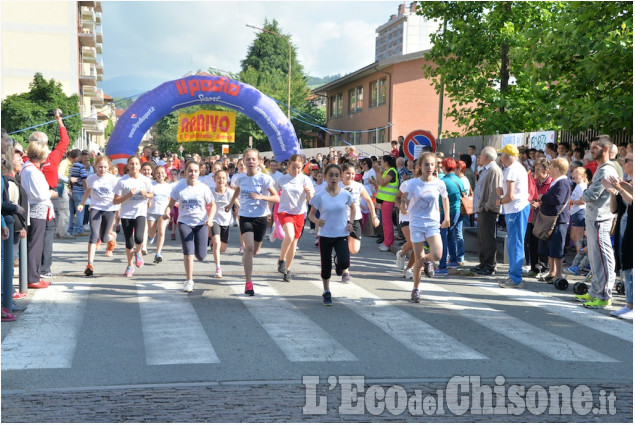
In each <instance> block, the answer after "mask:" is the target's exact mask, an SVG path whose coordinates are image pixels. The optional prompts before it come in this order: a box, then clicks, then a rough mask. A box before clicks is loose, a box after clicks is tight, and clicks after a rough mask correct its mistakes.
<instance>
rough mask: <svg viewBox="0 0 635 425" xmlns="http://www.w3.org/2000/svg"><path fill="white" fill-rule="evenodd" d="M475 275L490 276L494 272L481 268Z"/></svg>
mask: <svg viewBox="0 0 635 425" xmlns="http://www.w3.org/2000/svg"><path fill="white" fill-rule="evenodd" d="M476 274H479V275H481V276H491V275H493V274H494V270H492V269H487V268H483V269H481V270H479V271H477V272H476Z"/></svg>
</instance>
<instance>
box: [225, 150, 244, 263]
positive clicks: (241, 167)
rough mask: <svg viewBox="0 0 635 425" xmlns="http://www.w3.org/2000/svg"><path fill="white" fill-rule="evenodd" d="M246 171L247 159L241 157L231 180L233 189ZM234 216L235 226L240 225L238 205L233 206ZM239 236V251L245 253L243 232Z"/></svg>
mask: <svg viewBox="0 0 635 425" xmlns="http://www.w3.org/2000/svg"><path fill="white" fill-rule="evenodd" d="M245 171H246V169H245V161H243V159H242V158H240V159H239V160H238V162H236V173H235V174H234V175H233V176H232V178H231V180H229V186H230V187H231V188H232V189H234V190H236V178H237V176H239V175H240V174H244V173H245ZM232 216H233V217H234V227H236V226H237V225H238V207H237V206H234V207H232ZM238 236H239V237H240V248H238V253H239V254H243V253H244V252H245V244H244V243H243V234H242V233H239V234H238Z"/></svg>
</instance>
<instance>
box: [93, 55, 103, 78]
mask: <svg viewBox="0 0 635 425" xmlns="http://www.w3.org/2000/svg"><path fill="white" fill-rule="evenodd" d="M95 63H96V64H97V79H98V80H99V77H100V76H102V75H104V59H103V58H101V57H99V58H98V59H97V60H96V61H95Z"/></svg>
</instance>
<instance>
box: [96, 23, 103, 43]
mask: <svg viewBox="0 0 635 425" xmlns="http://www.w3.org/2000/svg"><path fill="white" fill-rule="evenodd" d="M95 35H96V36H97V43H103V42H104V33H103V31H102V27H101V25H97V26H95Z"/></svg>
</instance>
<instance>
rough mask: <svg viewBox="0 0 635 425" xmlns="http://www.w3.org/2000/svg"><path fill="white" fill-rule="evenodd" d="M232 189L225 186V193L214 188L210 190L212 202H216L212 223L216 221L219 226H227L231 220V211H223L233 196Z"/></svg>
mask: <svg viewBox="0 0 635 425" xmlns="http://www.w3.org/2000/svg"><path fill="white" fill-rule="evenodd" d="M234 192H235V191H234V189H230V188H227V190H226V191H225V193H218V192H217V191H216V190H214V191H212V196H213V197H214V202H216V215H215V216H214V223H218V225H219V226H229V224H230V223H231V221H232V211H231V210H229V212H225V207H226V206H227V205H229V202H230V201H231V200H232V197H233V196H234Z"/></svg>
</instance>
